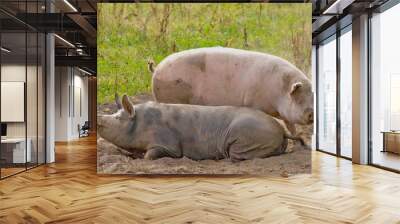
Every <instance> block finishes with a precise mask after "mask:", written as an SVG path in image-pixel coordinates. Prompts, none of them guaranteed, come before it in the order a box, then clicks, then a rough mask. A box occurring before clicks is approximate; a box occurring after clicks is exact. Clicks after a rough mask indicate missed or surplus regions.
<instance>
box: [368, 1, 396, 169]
mask: <svg viewBox="0 0 400 224" xmlns="http://www.w3.org/2000/svg"><path fill="white" fill-rule="evenodd" d="M399 21H400V4H397V5H395V6H393V7H392V8H390V9H388V10H386V11H384V12H382V13H378V14H374V15H373V17H372V18H371V35H372V36H371V53H372V54H371V84H370V87H371V94H370V95H371V97H370V104H371V106H370V108H371V109H370V121H371V125H370V138H371V142H372V144H371V149H370V162H371V163H372V164H373V165H376V166H380V167H384V168H388V169H392V170H397V171H400V100H399V99H400V63H399V57H398V55H399V52H400V44H399V40H400V31H399V29H396V27H398V22H399Z"/></svg>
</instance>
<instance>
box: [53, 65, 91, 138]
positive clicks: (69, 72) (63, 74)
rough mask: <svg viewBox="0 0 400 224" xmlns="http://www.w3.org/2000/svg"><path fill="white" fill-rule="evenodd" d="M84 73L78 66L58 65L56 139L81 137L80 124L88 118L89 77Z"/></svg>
mask: <svg viewBox="0 0 400 224" xmlns="http://www.w3.org/2000/svg"><path fill="white" fill-rule="evenodd" d="M83 75H84V74H83V73H82V72H80V71H79V70H77V69H76V68H72V67H56V82H55V86H56V91H55V125H56V132H55V140H56V141H70V140H74V139H77V138H79V133H78V124H79V125H81V126H82V125H83V124H84V123H85V121H87V120H88V78H87V77H85V76H83ZM79 95H80V97H79ZM79 100H80V101H81V102H80V103H79ZM79 105H81V110H82V112H81V113H80V110H79Z"/></svg>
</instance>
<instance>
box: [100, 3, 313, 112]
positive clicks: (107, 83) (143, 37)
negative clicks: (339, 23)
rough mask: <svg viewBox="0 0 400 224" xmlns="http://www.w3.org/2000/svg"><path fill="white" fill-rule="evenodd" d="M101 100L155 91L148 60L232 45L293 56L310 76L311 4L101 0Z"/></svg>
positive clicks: (291, 60)
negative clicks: (122, 0) (124, 0)
mask: <svg viewBox="0 0 400 224" xmlns="http://www.w3.org/2000/svg"><path fill="white" fill-rule="evenodd" d="M98 6H99V7H98V8H99V16H98V34H97V43H98V45H97V46H98V103H99V104H101V103H105V102H111V101H112V100H113V97H114V93H115V92H118V93H120V94H123V93H127V94H129V95H136V94H138V93H144V92H150V91H151V74H150V73H149V72H148V70H147V60H148V59H150V58H151V59H153V60H154V61H155V62H156V64H157V63H158V62H160V61H161V60H162V59H163V58H165V57H166V56H168V55H170V54H171V53H173V52H177V51H182V50H186V49H191V48H199V47H211V46H226V47H233V48H241V49H250V50H255V51H261V52H267V53H270V54H274V55H277V56H280V57H282V58H285V59H287V60H288V61H290V62H292V63H293V64H295V65H296V66H297V67H298V68H300V69H301V70H302V71H304V73H305V74H307V75H308V76H310V73H311V72H310V71H311V68H310V66H311V4H265V3H264V4H263V3H257V4H256V3H249V4H243V3H242V4H232V3H230V4H229V3H226V4H210V3H209V4H150V3H144V4H143V3H142V4H123V3H114V4H110V3H102V4H98Z"/></svg>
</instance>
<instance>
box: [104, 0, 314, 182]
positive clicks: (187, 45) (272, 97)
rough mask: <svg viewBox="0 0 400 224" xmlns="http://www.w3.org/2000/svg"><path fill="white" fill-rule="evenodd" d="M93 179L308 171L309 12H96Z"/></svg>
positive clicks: (205, 8) (291, 7)
mask: <svg viewBox="0 0 400 224" xmlns="http://www.w3.org/2000/svg"><path fill="white" fill-rule="evenodd" d="M98 8H99V15H98V124H97V125H98V127H97V128H98V132H97V134H98V141H97V150H98V154H97V156H98V158H97V159H98V173H105V174H251V175H281V176H290V175H294V174H299V173H309V172H310V170H311V150H310V144H311V135H312V132H313V130H312V129H313V125H312V123H313V117H314V115H313V104H314V102H313V93H312V87H311V81H310V75H311V74H310V73H311V66H310V64H311V4H267V3H259V4H254V3H253V4H149V3H146V4H135V3H129V4H121V3H116V4H99V7H98Z"/></svg>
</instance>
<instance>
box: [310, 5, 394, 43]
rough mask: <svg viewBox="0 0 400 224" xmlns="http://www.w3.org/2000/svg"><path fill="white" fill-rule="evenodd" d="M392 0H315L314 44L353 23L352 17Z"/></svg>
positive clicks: (313, 20) (313, 18)
mask: <svg viewBox="0 0 400 224" xmlns="http://www.w3.org/2000/svg"><path fill="white" fill-rule="evenodd" d="M388 1H390V0H313V1H312V4H313V7H312V8H313V9H312V10H313V11H312V13H313V17H312V22H313V24H312V32H313V33H312V36H313V44H317V43H319V42H320V41H321V40H324V39H326V38H327V37H329V36H331V35H332V34H334V33H335V32H336V31H337V30H338V29H342V28H344V27H346V26H347V25H349V24H351V22H352V18H353V17H355V16H358V15H360V14H362V13H368V12H369V11H373V10H374V9H376V8H378V7H379V6H381V5H383V4H385V3H386V2H388Z"/></svg>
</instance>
